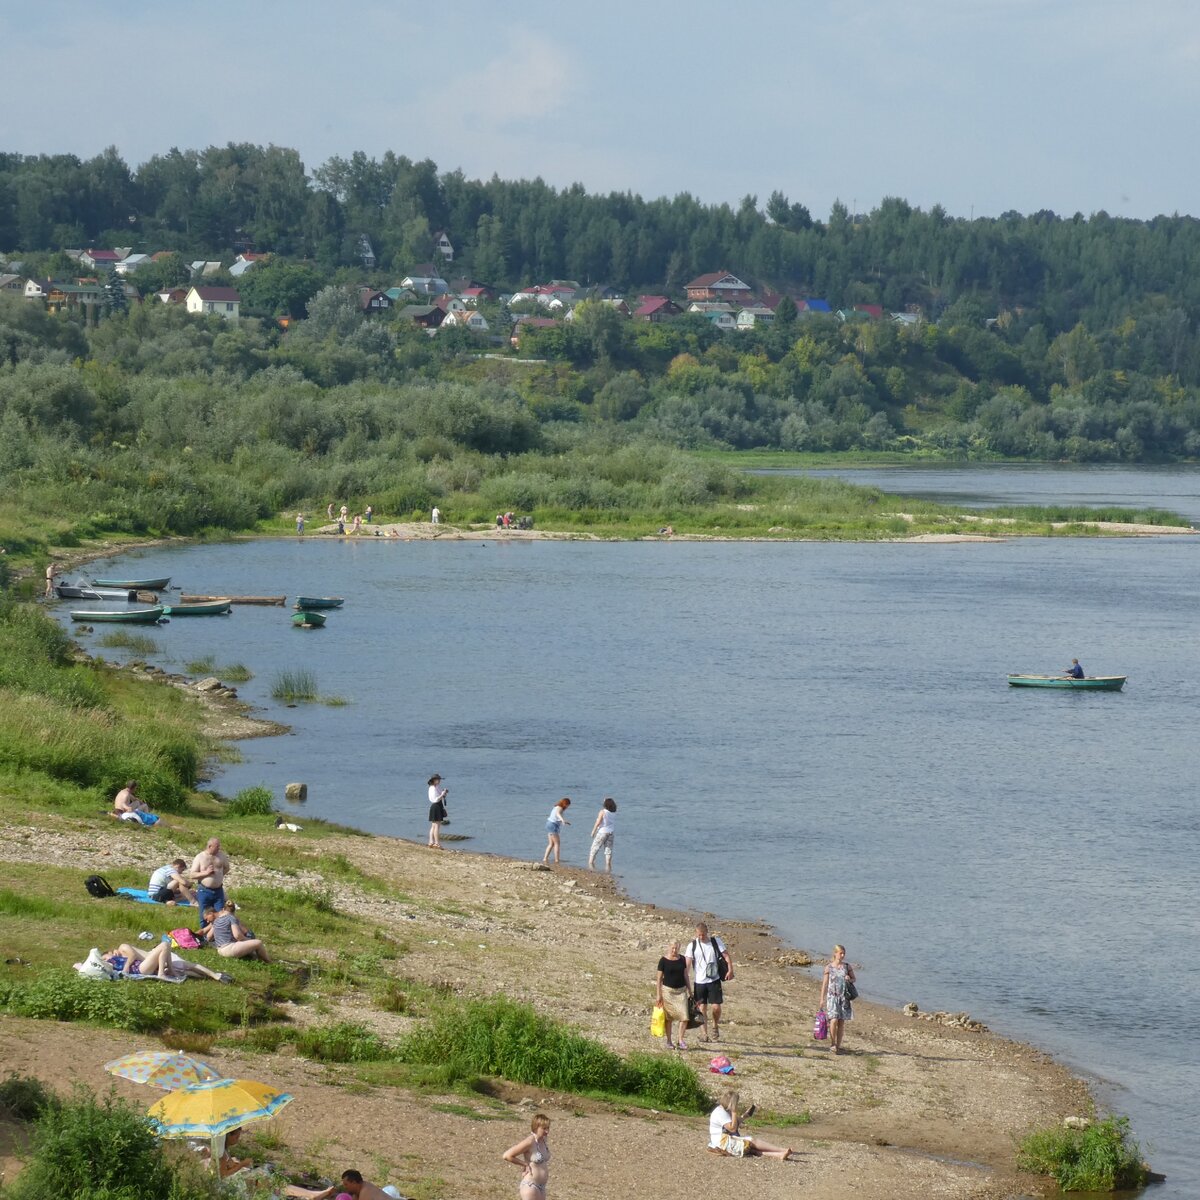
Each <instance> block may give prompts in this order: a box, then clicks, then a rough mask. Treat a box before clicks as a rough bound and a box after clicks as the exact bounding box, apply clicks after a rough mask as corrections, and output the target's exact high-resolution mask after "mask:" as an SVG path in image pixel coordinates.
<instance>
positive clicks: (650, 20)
mask: <svg viewBox="0 0 1200 1200" xmlns="http://www.w3.org/2000/svg"><path fill="white" fill-rule="evenodd" d="M0 58H2V61H3V64H4V74H5V76H6V80H5V83H6V86H5V98H4V100H3V101H0V151H8V152H17V153H23V154H39V153H74V154H77V155H79V156H81V157H84V158H87V157H91V156H92V155H94V154H96V153H98V152H100V151H101V150H103V149H104V148H105V147H107V146H109V145H115V146H116V147H117V149H118V150H119V151H120V152H121V154H122V156H123V157H124V158H125V160H126V161H127V162H128V163H129V164H130V166H132V167H136V166H137V165H138V164H140V163H141V162H144V161H145V160H146V159H147V158H149V157H150V156H152V155H154V154H157V153H165V152H166V151H167V150H169V149H170V148H171V147H173V146H178V147H180V148H181V149H188V148H191V149H201V148H203V147H205V146H208V145H214V144H215V145H223V144H225V143H227V142H231V141H232V142H254V143H259V144H262V145H267V144H270V143H274V144H275V145H282V146H290V147H294V148H295V149H297V150H299V152H300V154H301V157H302V158H303V160H304V162H305V165H306V166H307V167H308V169H309V170H310V171H311V170H312V169H313V168H315V167H317V166H319V165H320V164H321V163H322V162H324V161H325V160H327V159H328V158H330V157H331V156H333V155H342V156H349V155H350V154H351V153H352V152H354V151H355V150H362V151H364V152H365V153H366V154H367V155H369V156H373V157H378V156H379V155H382V154H383V153H384V152H385V151H386V150H392V151H394V152H395V153H397V154H404V155H407V156H408V157H409V158H413V159H424V158H429V159H432V160H433V161H434V162H435V163H437V165H438V168H439V170H442V171H450V170H454V169H456V168H458V169H461V170H462V171H463V172H464V173H465V174H466V175H467V176H468V177H471V178H489V177H490V176H491V175H492V174H497V175H499V176H500V177H501V178H505V179H516V178H532V177H534V176H540V177H541V178H542V179H544V180H545V181H546V182H547V183H550V184H552V185H554V186H556V187H566V186H568V185H570V184H572V183H575V182H579V183H582V184H583V185H584V186H585V187H586V188H587V189H588V190H589V191H592V192H609V191H633V192H637V193H640V194H641V195H643V196H645V197H647V198H650V197H655V196H663V195H666V196H673V195H676V194H678V193H680V192H689V193H691V194H692V195H693V196H696V197H698V198H699V199H700V200H702V201H704V202H706V203H720V202H724V201H728V202H729V203H731V204H734V205H736V204H737V203H738V202H739V201H740V200H741V198H742V197H744V196H746V195H753V196H756V197H757V198H758V202H759V206H760V207H764V206H765V204H766V200H767V197H768V196H769V195H770V194H771V193H772V192H773V191H776V190H779V191H782V192H783V193H784V194H785V195H786V196H787V197H788V198H789V199H790V200H791V201H793V202H799V203H802V204H805V205H807V206H808V208H809V210H810V211H811V212H812V214H813V215H814V217H817V218H819V219H823V218H824V217H826V216H828V213H829V210H830V206H831V205H832V204H833V203H834V201H835V200H839V199H840V200H841V201H842V202H843V203H844V204H846V205H847V206H848V207H850V208H852V209H853V210H854V211H859V212H866V211H869V210H870V209H872V208H873V207H875V206H876V205H877V204H878V203H879V201H880V200H881V199H882V198H883V197H885V196H900V197H903V198H904V199H906V200H908V201H909V202H910V203H912V204H914V205H918V206H920V207H922V208H928V207H930V206H931V205H934V204H941V205H942V206H943V207H944V208H946V209H947V210H948V211H949V212H950V213H951V214H953V215H956V216H970V215H972V214H974V215H976V216H995V215H998V214H999V213H1002V212H1005V211H1008V210H1012V209H1015V210H1017V211H1019V212H1034V211H1037V210H1039V209H1051V210H1053V211H1055V212H1057V213H1060V214H1071V213H1074V212H1076V211H1078V212H1083V213H1085V214H1090V213H1093V212H1098V211H1100V210H1104V211H1106V212H1108V213H1110V214H1112V215H1119V216H1130V217H1151V216H1154V215H1156V214H1158V213H1172V212H1181V213H1187V212H1193V213H1194V212H1196V210H1197V207H1198V201H1197V193H1198V184H1200V156H1197V155H1196V154H1195V152H1194V131H1195V129H1196V128H1197V117H1198V116H1200V105H1198V101H1200V69H1198V68H1200V3H1197V2H1196V0H907V2H905V0H850V2H849V3H844V4H838V3H835V2H831V0H822V2H821V3H812V2H811V0H758V2H756V3H752V4H751V3H745V2H739V0H720V2H717V0H608V3H605V4H582V3H578V2H572V0H567V2H566V3H553V4H552V3H547V2H545V0H526V2H525V3H523V4H519V5H514V4H498V3H490V4H489V3H483V2H482V0H460V2H459V3H457V4H435V5H428V4H415V3H411V2H406V0H391V2H388V0H354V3H348V2H346V0H290V2H289V3H286V4H284V3H279V2H277V0H251V2H250V3H246V2H245V0H207V2H206V3H203V4H199V3H191V4H185V3H180V2H178V0H175V2H173V0H105V2H103V3H95V0H89V2H88V3H83V2H81V0H44V2H42V3H38V4H32V3H19V2H17V0H10V2H9V3H7V4H4V5H3V7H2V8H0Z"/></svg>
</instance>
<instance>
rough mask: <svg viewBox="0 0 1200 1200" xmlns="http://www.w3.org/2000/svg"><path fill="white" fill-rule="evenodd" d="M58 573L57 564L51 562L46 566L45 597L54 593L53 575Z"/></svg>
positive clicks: (49, 596)
mask: <svg viewBox="0 0 1200 1200" xmlns="http://www.w3.org/2000/svg"><path fill="white" fill-rule="evenodd" d="M57 574H58V564H57V563H51V564H50V565H49V566H48V567H47V568H46V597H47V599H49V598H51V597H53V595H54V576H55V575H57Z"/></svg>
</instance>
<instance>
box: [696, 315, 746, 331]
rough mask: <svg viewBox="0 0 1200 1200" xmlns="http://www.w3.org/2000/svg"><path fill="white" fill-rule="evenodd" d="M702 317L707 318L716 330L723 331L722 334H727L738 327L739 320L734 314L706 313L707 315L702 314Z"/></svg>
mask: <svg viewBox="0 0 1200 1200" xmlns="http://www.w3.org/2000/svg"><path fill="white" fill-rule="evenodd" d="M700 315H701V316H702V317H704V318H706V319H707V321H708V323H709V324H710V325H711V326H712V327H713V328H714V329H719V330H721V332H722V333H725V332H727V331H728V330H730V329H736V328H737V327H738V325H737V320H736V319H735V318H734V315H733V313H728V312H706V313H701V314H700Z"/></svg>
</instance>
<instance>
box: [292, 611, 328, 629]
mask: <svg viewBox="0 0 1200 1200" xmlns="http://www.w3.org/2000/svg"><path fill="white" fill-rule="evenodd" d="M292 624H293V625H295V626H296V628H297V629H302V628H312V629H320V627H321V626H322V625H324V624H325V614H324V613H321V612H305V611H304V610H301V611H300V612H298V613H294V614H293V615H292Z"/></svg>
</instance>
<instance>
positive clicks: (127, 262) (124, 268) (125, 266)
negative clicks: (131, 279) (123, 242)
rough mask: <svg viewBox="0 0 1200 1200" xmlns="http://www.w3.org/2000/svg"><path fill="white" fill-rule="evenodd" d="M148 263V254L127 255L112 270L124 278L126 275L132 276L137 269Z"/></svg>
mask: <svg viewBox="0 0 1200 1200" xmlns="http://www.w3.org/2000/svg"><path fill="white" fill-rule="evenodd" d="M149 261H150V255H148V254H140V253H139V254H127V255H126V256H125V257H124V258H123V259H121V261H120V262H119V263H117V264H116V265H115V266H114V267H113V270H114V271H116V273H117V274H118V275H120V276H121V277H122V278H124V277H125V276H127V275H132V274H133V273H134V272H135V271H136V270H137V269H138V267H141V266H144V265H145V264H146V263H148V262H149Z"/></svg>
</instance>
